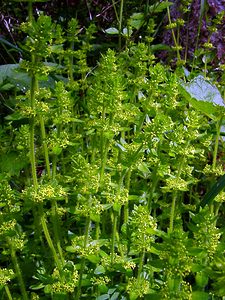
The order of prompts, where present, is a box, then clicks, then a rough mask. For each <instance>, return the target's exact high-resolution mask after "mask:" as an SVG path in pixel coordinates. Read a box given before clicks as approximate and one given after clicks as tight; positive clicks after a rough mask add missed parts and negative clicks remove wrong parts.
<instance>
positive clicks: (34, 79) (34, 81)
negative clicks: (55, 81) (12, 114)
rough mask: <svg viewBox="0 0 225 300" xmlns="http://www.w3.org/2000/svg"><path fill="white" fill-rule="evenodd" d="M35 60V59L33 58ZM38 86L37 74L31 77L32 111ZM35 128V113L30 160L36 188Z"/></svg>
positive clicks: (31, 132)
mask: <svg viewBox="0 0 225 300" xmlns="http://www.w3.org/2000/svg"><path fill="white" fill-rule="evenodd" d="M32 61H34V59H32ZM37 88H38V81H37V77H36V76H35V75H33V76H32V78H31V91H30V107H31V110H32V112H33V113H34V110H35V91H36V90H37ZM34 130H35V116H34V115H33V116H32V117H31V119H30V162H31V171H32V179H33V185H34V190H35V191H36V190H37V188H38V181H37V170H36V160H35V140H34Z"/></svg>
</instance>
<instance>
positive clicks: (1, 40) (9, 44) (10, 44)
mask: <svg viewBox="0 0 225 300" xmlns="http://www.w3.org/2000/svg"><path fill="white" fill-rule="evenodd" d="M0 43H3V44H6V45H7V46H10V47H11V48H13V49H14V50H16V51H18V52H23V50H22V49H20V48H19V47H17V46H15V45H13V44H12V43H10V42H8V41H7V40H6V39H4V38H2V37H0Z"/></svg>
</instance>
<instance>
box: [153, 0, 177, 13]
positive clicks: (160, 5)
mask: <svg viewBox="0 0 225 300" xmlns="http://www.w3.org/2000/svg"><path fill="white" fill-rule="evenodd" d="M171 5H173V2H167V1H166V2H157V3H156V4H154V5H151V6H150V7H149V12H150V13H160V12H162V11H163V10H164V9H166V8H167V7H170V6H171Z"/></svg>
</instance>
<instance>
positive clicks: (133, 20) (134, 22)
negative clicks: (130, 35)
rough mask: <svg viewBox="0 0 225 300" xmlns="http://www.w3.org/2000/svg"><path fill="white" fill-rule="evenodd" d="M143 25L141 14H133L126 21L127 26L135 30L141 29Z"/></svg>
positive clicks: (142, 15)
mask: <svg viewBox="0 0 225 300" xmlns="http://www.w3.org/2000/svg"><path fill="white" fill-rule="evenodd" d="M143 23H144V14H143V13H133V14H132V15H131V17H130V19H129V20H128V24H129V25H130V26H131V27H133V28H135V29H137V30H138V29H140V28H141V26H142V25H143Z"/></svg>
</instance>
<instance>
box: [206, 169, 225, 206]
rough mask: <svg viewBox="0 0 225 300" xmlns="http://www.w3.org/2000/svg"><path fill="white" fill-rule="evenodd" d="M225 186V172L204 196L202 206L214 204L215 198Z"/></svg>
mask: <svg viewBox="0 0 225 300" xmlns="http://www.w3.org/2000/svg"><path fill="white" fill-rule="evenodd" d="M224 187H225V174H224V175H223V176H222V177H220V178H219V180H218V181H217V182H216V183H215V184H214V185H213V186H212V188H211V190H210V191H209V192H208V193H207V194H206V195H205V196H204V198H203V200H202V202H201V203H200V205H201V207H204V206H205V205H210V204H212V202H213V200H214V198H215V197H216V196H217V195H218V194H219V193H220V192H221V191H222V190H223V189H224Z"/></svg>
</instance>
